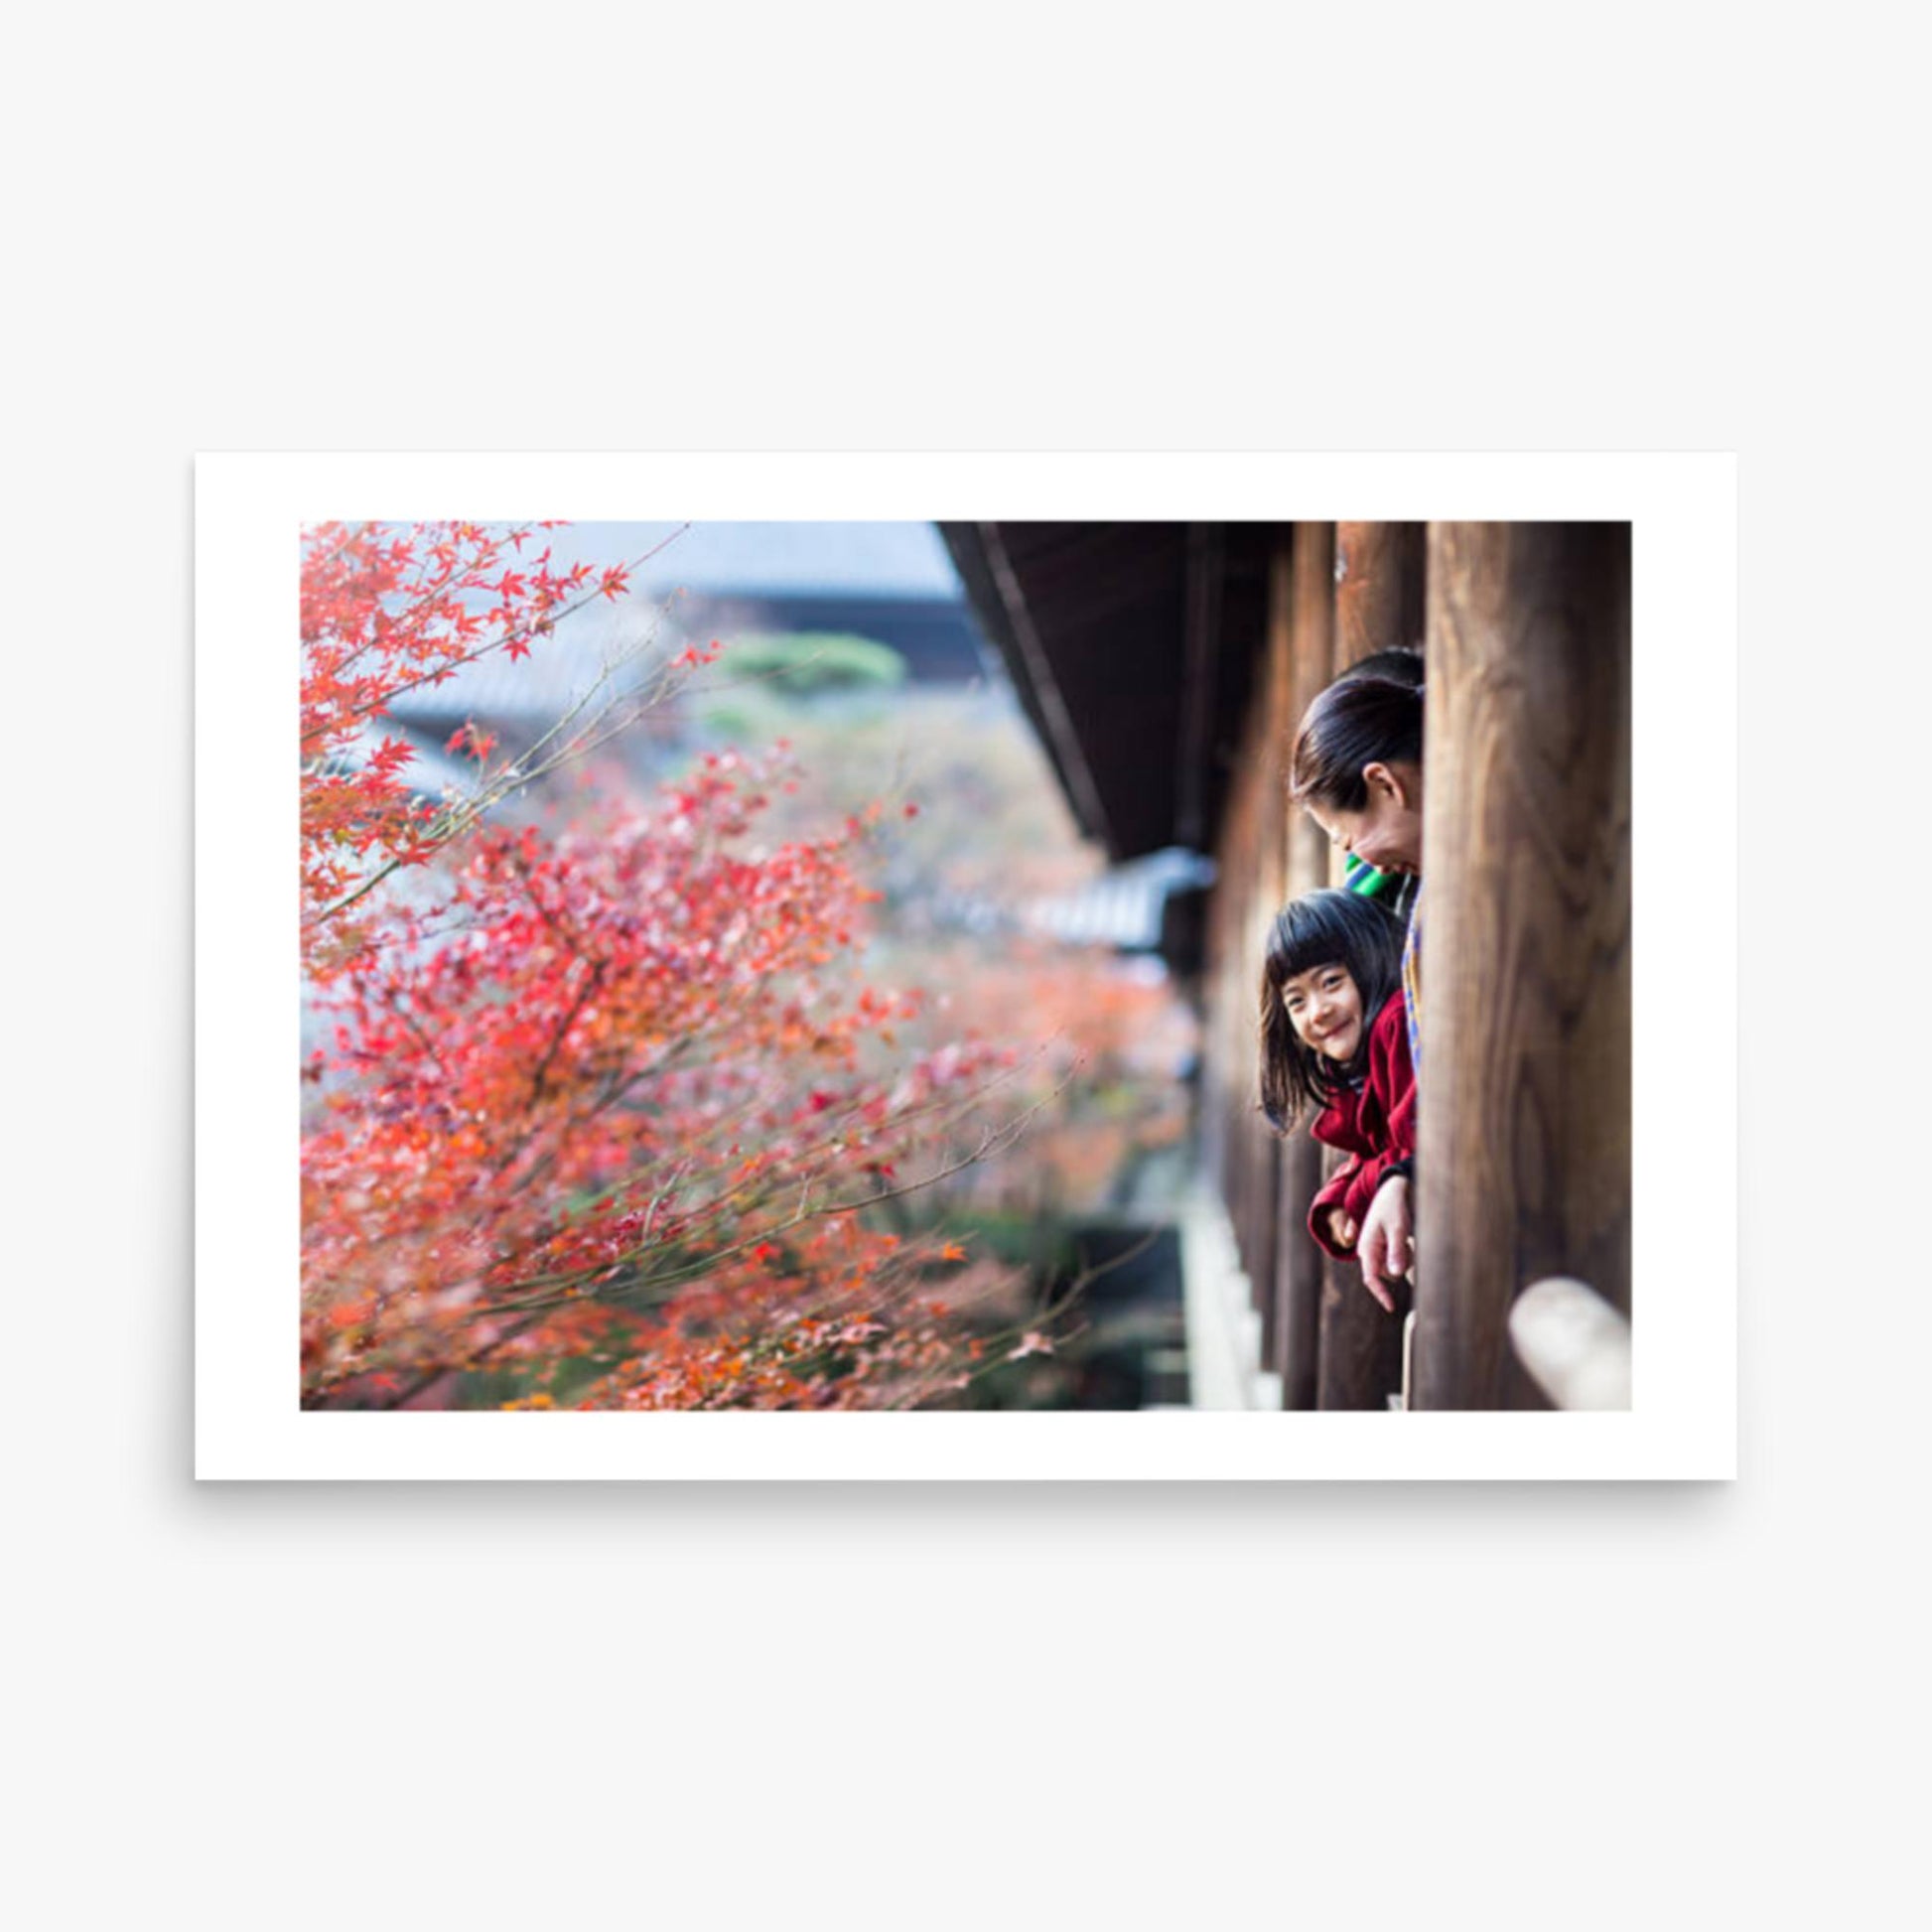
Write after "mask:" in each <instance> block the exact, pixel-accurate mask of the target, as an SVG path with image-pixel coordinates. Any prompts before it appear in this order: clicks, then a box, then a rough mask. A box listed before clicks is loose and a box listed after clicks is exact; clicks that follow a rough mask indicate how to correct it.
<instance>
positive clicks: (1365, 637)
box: [1316, 523, 1427, 1409]
mask: <svg viewBox="0 0 1932 1932" xmlns="http://www.w3.org/2000/svg"><path fill="white" fill-rule="evenodd" d="M1426 535H1427V533H1426V531H1425V529H1424V527H1423V525H1422V524H1420V523H1338V524H1336V525H1335V571H1334V576H1335V625H1334V629H1335V649H1334V661H1333V665H1332V674H1333V675H1336V676H1339V675H1340V673H1341V672H1343V671H1345V670H1346V669H1347V668H1348V667H1349V665H1351V664H1355V663H1359V662H1360V660H1361V659H1362V658H1364V657H1367V656H1369V655H1370V654H1371V653H1373V652H1375V651H1378V650H1385V649H1387V648H1388V647H1389V646H1390V645H1392V644H1409V645H1413V646H1417V647H1420V646H1421V644H1422V641H1423V623H1424V610H1423V578H1424V572H1423V558H1424V547H1425V541H1426ZM1339 1164H1340V1156H1338V1155H1330V1156H1329V1157H1328V1159H1327V1161H1326V1162H1325V1163H1324V1164H1323V1165H1324V1167H1325V1168H1326V1170H1327V1171H1329V1172H1332V1171H1333V1170H1334V1168H1335V1167H1337V1166H1339ZM1319 1353H1320V1364H1321V1367H1320V1377H1319V1386H1318V1392H1317V1397H1316V1400H1317V1405H1318V1406H1319V1407H1320V1408H1323V1409H1386V1408H1387V1407H1388V1401H1389V1397H1390V1396H1391V1395H1395V1394H1399V1393H1400V1392H1401V1388H1402V1321H1401V1317H1400V1316H1399V1315H1394V1314H1388V1313H1385V1312H1384V1311H1383V1310H1382V1308H1381V1306H1380V1304H1379V1303H1377V1302H1376V1300H1375V1298H1374V1297H1373V1296H1372V1295H1370V1294H1369V1292H1368V1291H1367V1290H1366V1289H1365V1288H1364V1287H1363V1286H1362V1271H1361V1268H1360V1267H1359V1266H1358V1265H1357V1264H1356V1263H1355V1262H1352V1261H1329V1260H1327V1259H1326V1258H1325V1257H1324V1258H1323V1261H1322V1264H1321V1313H1320V1343H1319Z"/></svg>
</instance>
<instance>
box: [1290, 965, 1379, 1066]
mask: <svg viewBox="0 0 1932 1932" xmlns="http://www.w3.org/2000/svg"><path fill="white" fill-rule="evenodd" d="M1282 1011H1283V1012H1284V1013H1285V1014H1287V1015H1288V1024H1289V1025H1290V1026H1291V1027H1293V1028H1294V1029H1295V1036H1296V1038H1298V1039H1299V1040H1301V1041H1302V1043H1303V1044H1304V1045H1305V1046H1309V1047H1311V1048H1312V1049H1313V1050H1314V1051H1315V1052H1317V1053H1319V1054H1320V1055H1321V1056H1322V1058H1324V1059H1330V1060H1339V1061H1341V1062H1342V1063H1343V1064H1344V1065H1345V1064H1346V1063H1347V1062H1348V1061H1350V1060H1352V1059H1353V1058H1354V1057H1355V1053H1356V1049H1357V1048H1358V1047H1359V1046H1360V1045H1361V1043H1362V996H1361V993H1360V991H1359V990H1358V989H1357V988H1356V985H1355V981H1354V979H1353V977H1352V976H1351V975H1350V973H1349V971H1348V968H1347V967H1346V966H1339V965H1334V966H1314V967H1311V968H1310V969H1309V971H1308V972H1306V973H1297V974H1296V975H1295V976H1294V977H1293V978H1292V979H1286V980H1284V981H1283V982H1282Z"/></svg>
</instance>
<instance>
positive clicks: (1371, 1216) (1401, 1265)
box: [1356, 1174, 1416, 1314]
mask: <svg viewBox="0 0 1932 1932" xmlns="http://www.w3.org/2000/svg"><path fill="white" fill-rule="evenodd" d="M1356 1259H1357V1260H1359V1261H1360V1262H1361V1264H1362V1286H1363V1287H1364V1288H1365V1289H1367V1290H1368V1292H1369V1293H1370V1294H1371V1295H1373V1296H1374V1297H1375V1299H1376V1300H1377V1301H1378V1302H1380V1303H1381V1305H1382V1306H1383V1307H1384V1308H1385V1309H1386V1310H1388V1311H1389V1312H1390V1313H1391V1314H1393V1313H1394V1312H1395V1294H1394V1290H1393V1288H1392V1286H1391V1285H1392V1284H1393V1283H1394V1282H1395V1280H1396V1279H1397V1278H1398V1277H1399V1276H1402V1275H1407V1274H1411V1273H1413V1272H1414V1269H1415V1266H1416V1240H1415V1229H1414V1227H1413V1226H1412V1224H1411V1222H1410V1219H1409V1177H1408V1175H1407V1174H1393V1175H1391V1176H1390V1177H1389V1178H1388V1179H1387V1180H1385V1181H1383V1183H1382V1184H1381V1186H1379V1187H1378V1188H1376V1190H1375V1198H1374V1200H1372V1201H1371V1202H1370V1203H1369V1209H1368V1218H1367V1219H1366V1220H1364V1221H1363V1223H1362V1235H1361V1245H1360V1247H1359V1248H1358V1249H1357V1250H1356Z"/></svg>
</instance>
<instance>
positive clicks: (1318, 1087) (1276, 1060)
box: [1261, 887, 1402, 1134]
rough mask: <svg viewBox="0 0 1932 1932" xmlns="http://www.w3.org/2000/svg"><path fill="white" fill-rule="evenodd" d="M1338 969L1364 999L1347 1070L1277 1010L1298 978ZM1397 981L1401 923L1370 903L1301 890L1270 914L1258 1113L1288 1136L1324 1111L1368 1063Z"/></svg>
mask: <svg viewBox="0 0 1932 1932" xmlns="http://www.w3.org/2000/svg"><path fill="white" fill-rule="evenodd" d="M1318 966H1341V967H1344V968H1346V969H1347V973H1348V977H1349V978H1350V979H1352V980H1353V981H1354V982H1355V990H1356V992H1358V993H1359V994H1360V995H1361V996H1362V1038H1361V1044H1360V1045H1359V1046H1357V1048H1356V1049H1355V1057H1354V1059H1353V1060H1352V1061H1350V1062H1349V1064H1348V1065H1347V1066H1337V1065H1336V1064H1335V1062H1334V1061H1333V1060H1331V1059H1328V1058H1326V1057H1324V1056H1323V1055H1322V1054H1320V1053H1317V1052H1316V1051H1315V1050H1314V1048H1313V1047H1311V1046H1309V1045H1307V1044H1305V1043H1304V1042H1303V1040H1302V1038H1301V1036H1300V1035H1298V1034H1297V1033H1296V1031H1295V1028H1294V1026H1293V1025H1292V1024H1291V1022H1290V1020H1289V1017H1288V1010H1287V1009H1286V1008H1285V1007H1284V1006H1283V1005H1282V988H1283V987H1284V986H1285V985H1286V984H1287V983H1288V982H1289V981H1290V980H1292V979H1293V978H1295V976H1296V975H1297V974H1298V973H1308V972H1312V971H1313V970H1314V969H1315V968H1316V967H1318ZM1401 984H1402V924H1401V921H1400V920H1398V919H1396V918H1395V917H1393V916H1392V915H1391V914H1389V913H1387V912H1385V911H1384V910H1383V909H1382V908H1381V906H1379V905H1378V904H1376V902H1375V901H1374V900H1373V899H1372V898H1364V897H1362V896H1361V895H1360V894H1359V893H1348V892H1343V891H1342V890H1341V889H1340V888H1339V887H1328V888H1324V889H1323V890H1322V891H1320V892H1318V893H1304V894H1303V895H1302V897H1300V898H1298V899H1292V900H1291V901H1290V902H1289V903H1288V904H1287V905H1286V906H1284V907H1283V908H1282V910H1281V911H1279V912H1278V913H1276V915H1275V923H1274V925H1273V926H1272V927H1270V928H1269V933H1268V951H1267V955H1266V957H1265V958H1264V959H1263V961H1262V967H1261V1110H1262V1112H1263V1113H1265V1114H1266V1115H1267V1116H1268V1120H1269V1124H1270V1125H1271V1126H1273V1127H1274V1128H1275V1129H1276V1130H1277V1131H1278V1132H1280V1133H1283V1134H1286V1133H1287V1132H1288V1131H1289V1130H1290V1129H1291V1128H1292V1127H1293V1126H1294V1125H1295V1123H1296V1122H1297V1121H1298V1120H1300V1119H1301V1117H1302V1112H1303V1109H1304V1108H1308V1107H1316V1108H1319V1107H1323V1106H1325V1105H1326V1104H1327V1103H1328V1102H1329V1101H1330V1100H1332V1099H1333V1098H1334V1096H1335V1095H1336V1094H1337V1093H1339V1092H1340V1091H1341V1090H1342V1088H1343V1087H1345V1086H1347V1085H1349V1084H1350V1083H1351V1082H1353V1081H1355V1080H1358V1079H1359V1078H1360V1077H1361V1075H1362V1073H1363V1071H1364V1069H1365V1068H1366V1067H1367V1065H1368V1035H1369V1029H1370V1028H1371V1027H1372V1026H1373V1025H1374V1024H1375V1016H1376V1015H1377V1014H1378V1013H1380V1012H1381V1011H1382V1009H1383V1008H1384V1007H1385V1006H1387V1005H1388V1003H1389V997H1390V995H1391V994H1393V993H1394V992H1395V991H1396V989H1397V988H1398V987H1400V986H1401Z"/></svg>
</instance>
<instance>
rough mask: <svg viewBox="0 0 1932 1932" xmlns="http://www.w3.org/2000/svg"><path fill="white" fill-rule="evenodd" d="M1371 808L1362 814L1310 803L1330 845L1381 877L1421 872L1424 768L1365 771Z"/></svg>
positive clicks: (1403, 764)
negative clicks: (1354, 858) (1370, 867)
mask: <svg viewBox="0 0 1932 1932" xmlns="http://www.w3.org/2000/svg"><path fill="white" fill-rule="evenodd" d="M1362 782H1363V783H1364V784H1366V785H1367V786H1368V802H1367V804H1365V805H1364V806H1362V807H1361V808H1360V809H1359V810H1355V811H1345V810H1343V809H1342V808H1341V807H1340V806H1339V805H1322V804H1314V803H1311V804H1310V806H1309V808H1308V810H1309V816H1310V817H1311V819H1313V820H1314V822H1315V823H1316V824H1317V825H1318V826H1320V827H1321V829H1322V830H1323V831H1324V832H1326V833H1327V835H1328V839H1329V842H1330V843H1331V844H1333V845H1338V846H1340V847H1341V849H1342V850H1343V851H1344V852H1352V853H1353V854H1354V855H1355V857H1356V858H1358V859H1363V860H1366V861H1367V862H1368V864H1370V865H1371V866H1373V867H1374V868H1375V870H1376V871H1377V872H1421V871H1422V766H1421V765H1419V764H1410V763H1408V762H1407V761H1406V760H1405V761H1400V762H1398V763H1395V764H1368V765H1364V766H1363V767H1362Z"/></svg>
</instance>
